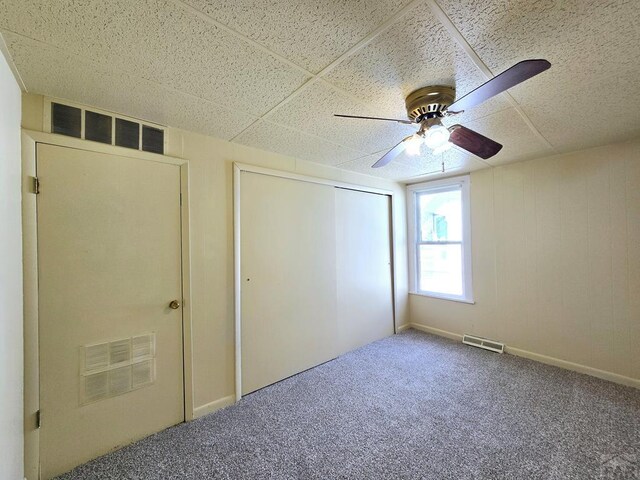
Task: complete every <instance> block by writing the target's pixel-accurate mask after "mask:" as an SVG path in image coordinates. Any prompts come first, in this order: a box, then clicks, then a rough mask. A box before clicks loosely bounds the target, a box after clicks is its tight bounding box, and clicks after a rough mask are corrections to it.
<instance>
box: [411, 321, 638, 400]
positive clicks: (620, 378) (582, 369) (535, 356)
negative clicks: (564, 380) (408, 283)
mask: <svg viewBox="0 0 640 480" xmlns="http://www.w3.org/2000/svg"><path fill="white" fill-rule="evenodd" d="M408 327H409V328H413V329H415V330H420V331H422V332H426V333H433V334H434V335H439V336H441V337H447V338H451V339H453V340H459V341H462V335H460V334H458V333H453V332H449V331H447V330H441V329H439V328H433V327H428V326H426V325H420V324H419V323H410V324H409V325H408ZM504 351H505V353H508V354H511V355H516V356H518V357H523V358H528V359H529V360H535V361H536V362H540V363H545V364H547V365H553V366H554V367H560V368H564V369H566V370H572V371H574V372H578V373H584V374H586V375H591V376H592V377H597V378H601V379H603V380H608V381H610V382H614V383H619V384H621V385H627V386H629V387H634V388H638V389H640V379H637V378H631V377H625V376H624V375H619V374H617V373H613V372H607V371H606V370H599V369H597V368H593V367H588V366H586V365H581V364H579V363H573V362H569V361H567V360H561V359H559V358H555V357H549V356H547V355H542V354H539V353H534V352H530V351H528V350H522V349H521V348H514V347H509V346H508V345H505V347H504Z"/></svg>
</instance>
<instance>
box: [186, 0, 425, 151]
mask: <svg viewBox="0 0 640 480" xmlns="http://www.w3.org/2000/svg"><path fill="white" fill-rule="evenodd" d="M174 1H178V2H182V0H174ZM420 3H422V0H413V1H412V2H411V3H409V4H407V5H405V6H404V7H403V8H401V9H400V10H398V11H397V12H396V13H394V14H393V15H391V16H390V17H389V18H387V20H385V21H384V22H383V23H381V24H380V25H378V26H377V27H376V28H374V29H373V30H372V31H371V32H369V33H368V34H367V35H366V36H365V37H364V38H363V39H362V40H360V41H359V42H358V43H356V44H355V45H353V46H352V47H351V48H350V49H349V50H347V51H346V52H344V53H343V54H342V55H340V56H339V57H338V58H336V59H335V60H334V61H333V62H331V63H330V64H329V65H327V66H326V67H324V68H323V69H322V70H320V71H319V72H318V73H317V74H311V75H312V78H310V79H309V80H308V81H307V82H306V83H303V84H302V85H301V86H300V88H298V89H297V90H295V91H294V92H292V93H291V94H290V95H289V96H288V97H287V98H285V99H283V100H282V101H281V102H280V103H278V104H276V105H275V106H274V107H273V108H271V109H270V110H269V111H267V112H266V113H264V114H262V115H261V116H260V119H265V118H269V117H270V116H271V115H273V113H274V112H277V111H278V110H279V109H280V108H282V107H283V106H284V105H286V104H287V103H289V102H290V101H291V100H293V99H295V98H296V97H297V96H298V95H300V94H301V93H303V92H304V91H305V90H306V89H307V88H308V87H310V86H312V85H314V84H315V83H316V82H317V81H318V80H320V81H322V82H323V83H326V84H327V85H330V86H331V87H333V88H334V89H335V90H337V91H338V92H341V93H347V92H344V91H343V90H342V89H340V88H339V87H337V86H336V85H333V84H332V83H331V82H329V81H327V80H325V79H324V78H322V77H324V76H325V75H326V74H328V73H329V72H330V71H331V70H333V69H334V68H335V67H337V66H338V65H339V64H340V63H342V62H343V61H344V60H345V59H346V58H348V57H350V56H352V55H353V54H354V53H356V52H357V51H359V50H360V49H362V48H364V47H366V46H367V45H368V44H369V43H371V42H372V41H373V40H374V39H375V38H377V37H378V36H379V35H381V34H382V33H384V32H385V31H387V30H388V29H389V28H391V26H393V25H394V24H395V23H396V22H397V21H398V20H400V19H401V18H402V17H404V16H405V15H407V13H409V11H410V10H412V9H413V8H415V7H416V6H417V5H419V4H420ZM196 11H199V10H196ZM208 18H210V17H208ZM348 96H349V97H350V98H352V99H355V98H354V97H353V96H352V95H351V94H348ZM358 103H360V104H362V105H365V106H366V104H365V103H364V102H362V100H358ZM241 133H242V132H241ZM236 137H237V135H236ZM236 137H234V138H233V139H232V141H233V140H235V138H236ZM390 148H391V147H390Z"/></svg>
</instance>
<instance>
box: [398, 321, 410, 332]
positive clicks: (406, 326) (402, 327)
mask: <svg viewBox="0 0 640 480" xmlns="http://www.w3.org/2000/svg"><path fill="white" fill-rule="evenodd" d="M410 328H411V324H410V323H405V324H403V325H398V326H397V327H396V332H397V333H400V332H404V331H405V330H408V329H410Z"/></svg>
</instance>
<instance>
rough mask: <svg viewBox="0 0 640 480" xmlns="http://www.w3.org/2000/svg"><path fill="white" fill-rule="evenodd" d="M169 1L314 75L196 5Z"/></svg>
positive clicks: (303, 71)
mask: <svg viewBox="0 0 640 480" xmlns="http://www.w3.org/2000/svg"><path fill="white" fill-rule="evenodd" d="M171 1H172V2H173V3H174V4H176V5H177V6H178V7H181V8H183V9H185V10H187V11H188V12H190V13H191V14H193V15H196V16H197V17H198V18H200V19H201V20H204V21H205V22H207V23H210V24H212V25H215V26H216V27H218V28H220V29H221V30H224V31H225V32H227V33H230V34H232V35H234V36H235V37H237V38H239V39H241V40H242V41H244V42H245V43H248V44H249V45H251V46H252V47H254V48H257V49H258V50H261V51H262V52H263V53H266V54H268V55H271V56H272V57H275V58H277V59H278V60H280V61H281V62H283V63H286V64H287V65H288V66H290V67H291V68H293V69H295V70H298V72H300V73H303V74H305V75H307V76H311V77H315V76H316V74H315V73H313V72H311V71H309V70H307V69H306V68H304V67H302V66H300V65H298V64H297V63H295V62H293V61H291V60H289V59H288V58H287V57H284V56H282V55H280V54H279V53H276V52H274V51H273V50H271V49H270V48H268V47H265V46H264V45H262V44H261V43H259V42H256V41H255V40H253V39H251V38H249V37H247V36H246V35H244V34H242V33H240V32H238V31H237V30H234V29H233V28H231V27H229V26H227V25H225V24H224V23H222V22H220V21H218V20H216V19H215V18H213V17H211V16H210V15H208V14H206V13H204V12H203V11H201V10H198V9H197V8H196V7H194V6H192V5H189V4H188V3H185V2H184V1H183V0H171Z"/></svg>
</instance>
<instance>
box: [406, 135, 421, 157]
mask: <svg viewBox="0 0 640 480" xmlns="http://www.w3.org/2000/svg"><path fill="white" fill-rule="evenodd" d="M422 142H423V138H422V137H421V136H420V135H418V134H417V133H416V134H414V135H411V138H410V139H409V140H407V142H406V145H405V147H404V149H405V150H406V151H407V155H420V146H421V145H422Z"/></svg>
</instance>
